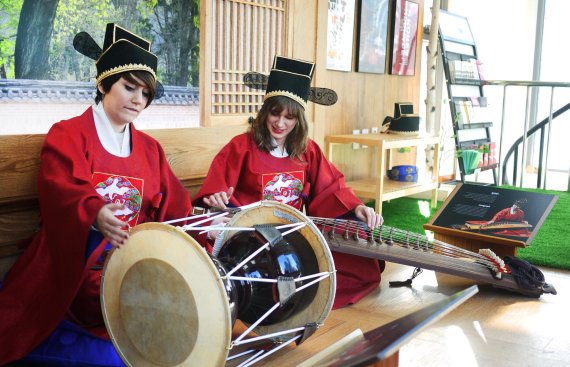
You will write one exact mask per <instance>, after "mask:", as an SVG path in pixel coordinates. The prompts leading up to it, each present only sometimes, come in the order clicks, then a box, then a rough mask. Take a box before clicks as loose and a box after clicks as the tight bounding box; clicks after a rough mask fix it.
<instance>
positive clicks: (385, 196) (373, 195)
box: [325, 133, 440, 213]
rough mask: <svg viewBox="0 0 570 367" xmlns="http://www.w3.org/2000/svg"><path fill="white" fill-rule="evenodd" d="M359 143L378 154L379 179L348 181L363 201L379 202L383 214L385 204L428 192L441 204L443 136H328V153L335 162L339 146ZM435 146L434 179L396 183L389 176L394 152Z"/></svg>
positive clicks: (377, 209) (377, 207) (377, 204)
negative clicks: (440, 156)
mask: <svg viewBox="0 0 570 367" xmlns="http://www.w3.org/2000/svg"><path fill="white" fill-rule="evenodd" d="M352 143H358V144H361V145H367V146H369V147H370V148H372V149H375V154H376V162H377V163H376V164H377V167H376V172H377V174H376V177H370V178H367V179H362V180H354V181H348V182H347V185H348V186H349V187H351V188H352V189H353V190H354V193H355V194H356V195H357V196H359V197H363V198H370V199H374V200H375V209H376V211H377V212H378V213H382V202H383V201H387V200H392V199H397V198H400V197H404V196H409V195H414V194H418V193H421V192H425V191H430V190H431V191H433V194H432V200H431V205H432V207H435V206H436V204H437V188H438V182H437V177H438V169H439V166H438V164H439V157H438V155H439V143H440V141H439V136H432V135H427V134H420V135H416V136H410V135H398V134H389V133H388V134H358V135H353V134H345V135H329V136H326V137H325V154H326V156H327V158H328V160H330V161H331V162H333V147H334V145H335V144H352ZM426 145H433V146H434V160H433V161H434V167H433V173H432V177H431V178H432V179H431V180H428V179H427V178H424V177H418V182H400V181H393V180H390V179H388V178H387V177H386V171H387V169H389V168H391V167H392V160H391V149H397V148H405V147H417V146H426Z"/></svg>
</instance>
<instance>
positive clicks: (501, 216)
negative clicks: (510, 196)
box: [491, 208, 510, 222]
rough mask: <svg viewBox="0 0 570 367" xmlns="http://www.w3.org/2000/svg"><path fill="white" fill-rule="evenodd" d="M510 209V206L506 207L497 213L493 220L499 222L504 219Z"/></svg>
mask: <svg viewBox="0 0 570 367" xmlns="http://www.w3.org/2000/svg"><path fill="white" fill-rule="evenodd" d="M509 210H510V208H506V209H503V210H501V211H499V212H498V213H497V214H495V216H494V217H493V219H491V220H492V221H493V222H499V221H501V220H503V219H504V218H505V217H506V216H507V214H508V213H509Z"/></svg>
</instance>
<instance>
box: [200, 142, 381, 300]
mask: <svg viewBox="0 0 570 367" xmlns="http://www.w3.org/2000/svg"><path fill="white" fill-rule="evenodd" d="M302 160H303V162H305V163H301V162H299V161H297V160H293V159H291V158H288V157H286V158H277V157H274V156H272V155H271V154H269V153H266V152H262V151H260V150H259V149H258V148H257V147H256V145H255V143H254V141H253V139H252V138H251V136H250V134H247V133H246V134H241V135H238V136H236V137H234V138H233V139H232V140H231V141H230V142H229V143H228V144H227V145H226V146H225V147H224V148H222V150H221V151H220V152H219V153H218V154H217V155H216V157H215V158H214V160H213V162H212V165H211V166H210V170H209V172H208V176H207V177H206V180H205V181H204V184H203V185H202V187H201V189H200V191H199V192H198V194H197V195H196V197H195V198H194V205H196V206H203V205H204V203H203V201H202V198H203V197H205V196H209V195H211V194H213V193H216V192H220V191H227V190H228V188H229V187H234V193H233V195H232V197H231V198H230V205H234V206H242V205H246V204H251V203H253V202H256V201H259V200H262V199H270V200H277V201H280V202H283V203H287V204H289V205H292V206H294V207H296V208H297V209H300V208H301V206H302V204H304V205H305V209H306V213H307V215H310V216H315V217H326V218H336V217H339V216H341V215H344V214H346V213H347V212H349V211H350V210H352V209H354V208H356V207H357V206H358V205H360V204H362V201H360V200H359V199H358V198H357V197H356V195H354V192H353V191H352V189H350V188H349V187H347V186H346V184H345V181H344V176H343V174H342V173H341V172H340V171H339V170H338V169H337V168H336V167H335V166H334V165H333V164H332V163H331V162H329V161H328V160H327V159H326V157H325V156H324V154H323V152H322V150H321V149H320V148H319V146H318V145H317V144H316V143H315V142H314V141H312V140H309V143H308V146H307V151H306V152H305V153H304V154H303V156H302ZM333 258H334V261H335V267H336V269H337V290H336V295H335V302H334V305H333V307H334V308H339V307H343V306H346V305H348V304H350V303H354V302H357V301H358V300H360V299H361V298H362V297H364V296H365V295H366V294H368V293H370V292H371V291H372V290H374V289H376V287H377V286H378V284H379V283H380V269H379V265H378V261H377V260H374V259H369V258H365V257H360V256H354V255H348V254H343V253H335V252H333Z"/></svg>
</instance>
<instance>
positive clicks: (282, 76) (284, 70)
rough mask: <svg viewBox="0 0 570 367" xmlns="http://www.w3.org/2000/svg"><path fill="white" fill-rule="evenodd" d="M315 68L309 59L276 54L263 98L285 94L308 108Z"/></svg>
mask: <svg viewBox="0 0 570 367" xmlns="http://www.w3.org/2000/svg"><path fill="white" fill-rule="evenodd" d="M314 68H315V64H314V63H312V62H309V61H304V60H298V59H292V58H288V57H284V56H275V59H274V60H273V68H272V69H271V72H270V73H269V79H268V81H267V89H266V91H265V97H264V98H263V100H266V99H267V98H270V97H275V96H285V97H289V98H291V99H293V100H294V101H296V102H298V103H299V104H300V105H301V106H302V107H303V108H306V107H307V100H308V98H309V90H310V88H311V79H312V77H313V71H314Z"/></svg>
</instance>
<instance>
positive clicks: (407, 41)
mask: <svg viewBox="0 0 570 367" xmlns="http://www.w3.org/2000/svg"><path fill="white" fill-rule="evenodd" d="M419 8H420V5H419V4H418V3H415V2H413V1H410V0H394V7H393V12H392V14H393V17H392V19H393V21H392V52H391V53H390V74H394V75H414V74H415V69H416V46H417V42H418V21H419V18H418V13H419Z"/></svg>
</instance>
